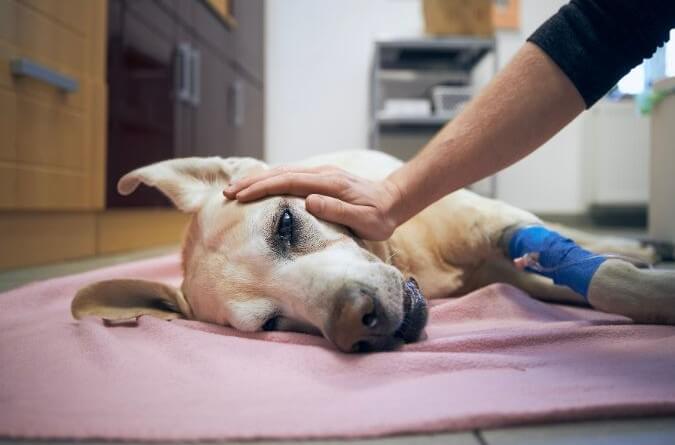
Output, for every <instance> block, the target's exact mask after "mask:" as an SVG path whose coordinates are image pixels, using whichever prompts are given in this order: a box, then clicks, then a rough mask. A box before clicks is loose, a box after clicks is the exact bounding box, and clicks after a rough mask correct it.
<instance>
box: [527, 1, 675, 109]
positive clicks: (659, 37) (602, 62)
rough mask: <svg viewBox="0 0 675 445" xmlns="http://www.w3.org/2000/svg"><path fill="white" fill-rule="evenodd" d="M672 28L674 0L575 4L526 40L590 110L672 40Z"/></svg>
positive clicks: (584, 2)
mask: <svg viewBox="0 0 675 445" xmlns="http://www.w3.org/2000/svg"><path fill="white" fill-rule="evenodd" d="M671 28H675V0H572V1H571V2H570V3H569V4H567V5H565V6H563V7H562V8H561V9H560V11H558V12H557V13H556V14H555V15H553V16H552V17H551V18H550V19H548V20H547V21H546V22H544V24H543V25H541V26H540V27H539V29H537V30H536V31H535V32H534V33H533V34H532V35H531V36H530V37H529V38H528V41H530V42H532V43H534V44H535V45H537V46H538V47H540V48H541V49H542V50H543V51H544V52H545V53H547V54H548V55H549V57H551V59H553V61H554V62H555V63H556V64H557V65H558V66H559V67H560V68H561V69H562V71H563V72H564V73H565V74H566V75H567V77H568V78H569V79H570V80H571V81H572V83H573V84H574V85H575V86H576V88H577V90H578V91H579V93H580V94H581V96H582V97H583V99H584V101H585V102H586V107H590V106H591V105H593V104H594V103H595V102H596V101H597V100H598V99H600V98H601V97H602V96H603V95H604V94H605V93H606V92H607V91H609V90H610V89H611V88H612V87H613V86H614V85H616V83H617V82H618V81H619V80H620V79H621V77H623V76H624V75H625V74H626V73H627V72H629V71H630V70H631V69H632V68H633V67H634V66H636V65H638V64H639V63H640V62H641V61H642V60H643V59H645V58H648V57H650V56H651V55H652V54H654V51H655V50H656V48H657V47H659V46H661V45H663V44H664V43H665V42H666V41H668V37H669V31H670V29H671Z"/></svg>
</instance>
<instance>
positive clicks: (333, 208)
mask: <svg viewBox="0 0 675 445" xmlns="http://www.w3.org/2000/svg"><path fill="white" fill-rule="evenodd" d="M305 208H306V209H307V211H308V212H309V213H311V214H312V215H314V216H316V217H317V218H321V219H325V220H326V221H330V222H333V223H336V224H341V225H343V226H348V227H350V228H352V229H353V230H354V231H355V232H356V233H357V234H359V235H360V232H361V231H362V226H363V225H364V223H365V220H366V219H368V218H367V215H366V213H365V210H366V209H364V207H363V206H358V205H354V204H349V203H347V202H344V201H340V200H339V199H336V198H333V197H331V196H324V195H309V196H308V197H307V199H306V200H305Z"/></svg>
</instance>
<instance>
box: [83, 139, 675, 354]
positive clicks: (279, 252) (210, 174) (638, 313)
mask: <svg viewBox="0 0 675 445" xmlns="http://www.w3.org/2000/svg"><path fill="white" fill-rule="evenodd" d="M324 164H332V165H336V166H339V167H341V168H343V169H345V170H347V171H350V172H352V173H354V174H357V175H360V176H364V177H368V178H371V179H379V178H383V177H385V176H386V175H387V174H389V173H390V172H391V171H393V170H394V169H396V168H397V167H399V166H400V161H398V160H396V159H394V158H392V157H390V156H387V155H385V154H382V153H380V152H376V151H366V150H364V151H353V152H340V153H336V154H332V155H326V156H319V157H315V158H312V159H309V160H307V161H305V162H303V163H302V165H305V166H317V165H324ZM265 169H267V166H266V164H264V163H263V162H260V161H257V160H254V159H251V158H228V159H221V158H186V159H175V160H170V161H164V162H161V163H157V164H153V165H150V166H147V167H143V168H140V169H138V170H135V171H133V172H131V173H129V174H127V175H125V176H124V177H123V178H122V179H121V180H120V181H119V184H118V190H119V191H120V193H122V194H124V195H127V194H130V193H132V192H133V191H134V190H135V189H136V187H137V186H138V185H139V184H141V183H144V184H146V185H148V186H153V187H157V188H158V189H160V190H161V191H162V192H163V193H164V194H165V195H167V196H168V197H169V198H170V199H171V200H172V201H173V203H174V204H175V205H176V207H178V208H179V209H180V210H182V211H183V212H189V213H192V214H193V218H192V220H191V222H190V224H189V227H188V228H187V232H186V235H185V240H184V244H183V251H182V256H183V272H184V281H183V284H182V286H181V289H175V288H172V287H170V286H166V285H163V284H160V283H151V282H146V281H140V280H112V281H104V282H100V283H95V284H92V285H90V286H88V287H86V288H84V289H82V290H81V291H80V292H78V294H77V295H76V297H75V299H74V300H73V304H72V312H73V315H74V316H75V317H76V318H80V317H83V316H87V315H94V316H99V317H102V318H105V319H109V320H126V319H131V318H135V317H138V316H139V315H144V314H149V315H154V316H158V317H161V318H165V319H171V318H177V317H183V318H188V319H195V320H201V321H206V322H211V323H216V324H221V325H230V326H233V327H235V328H237V329H240V330H244V331H256V330H261V329H278V330H292V331H302V332H308V333H321V334H323V335H325V336H326V337H327V338H328V339H330V340H331V341H333V342H334V343H335V344H336V345H337V346H338V348H340V349H341V350H345V351H349V350H352V347H353V343H354V341H355V340H358V339H359V338H356V337H354V335H352V334H350V333H348V332H346V331H348V330H349V325H348V324H347V325H345V323H344V322H343V321H341V320H342V318H340V317H346V316H351V315H349V314H348V315H344V312H345V308H344V307H343V305H344V301H345V300H349V301H361V300H359V298H361V297H359V296H358V295H363V294H366V295H368V296H369V299H368V301H371V297H372V298H374V299H375V303H376V306H377V308H376V309H377V312H378V315H379V317H380V318H381V319H382V320H386V323H385V322H383V323H381V326H380V327H378V329H379V330H376V332H375V331H374V332H372V333H371V334H372V336H373V337H377V338H386V339H391V338H392V336H393V335H394V333H395V331H396V330H397V329H400V325H401V323H403V321H404V319H405V317H406V313H405V311H406V309H405V305H406V301H405V292H404V287H405V279H406V278H408V277H414V278H415V279H416V280H417V282H419V284H420V288H421V290H422V292H423V294H424V295H425V297H426V298H429V299H431V298H439V297H451V296H459V295H462V294H464V293H467V292H469V291H471V290H474V289H477V288H479V287H481V286H485V285H487V284H490V283H495V282H504V283H508V284H511V285H513V286H516V287H518V288H520V289H522V290H524V291H525V292H527V293H529V294H530V295H532V296H534V297H537V298H540V299H543V300H548V301H557V302H577V303H583V301H584V300H583V298H582V297H581V296H580V295H578V294H576V293H575V292H574V291H572V290H571V289H569V288H566V287H561V286H556V285H554V284H553V283H552V282H551V281H550V280H548V279H547V278H544V277H541V276H538V275H535V274H532V273H528V272H525V271H522V270H519V269H518V268H516V267H514V265H513V264H512V261H511V260H510V259H507V257H506V255H505V253H504V242H505V241H508V240H505V239H504V236H505V233H506V232H507V230H509V229H510V228H513V227H517V226H521V225H527V224H540V223H542V222H541V221H540V220H539V219H538V218H537V217H536V216H534V215H533V214H531V213H528V212H526V211H523V210H520V209H517V208H514V207H512V206H510V205H508V204H505V203H503V202H500V201H496V200H491V199H487V198H484V197H481V196H479V195H476V194H474V193H472V192H470V191H467V190H460V191H457V192H454V193H452V194H450V195H448V196H447V197H445V198H443V199H442V200H440V201H438V202H437V203H435V204H434V205H432V206H430V207H429V208H427V209H426V210H424V211H423V212H421V213H420V214H419V215H417V216H416V217H414V218H413V219H412V220H410V221H408V222H407V223H405V224H403V225H402V226H401V227H399V228H398V229H397V230H396V231H395V233H394V235H393V236H392V237H391V238H390V239H389V240H388V241H385V242H368V241H363V240H360V239H357V238H355V237H354V236H353V235H352V234H351V232H350V231H349V230H347V229H346V228H344V227H341V226H337V225H334V224H330V223H327V222H325V221H321V220H318V219H316V218H314V217H313V216H312V215H310V214H309V213H308V212H306V210H305V208H304V201H303V200H302V199H300V198H294V197H272V198H268V199H264V200H261V201H258V202H254V203H250V204H240V203H238V202H236V201H228V200H226V199H225V198H224V197H223V195H222V190H223V188H225V187H226V186H227V184H228V183H229V182H231V181H233V180H236V179H238V178H242V177H244V176H247V175H250V174H254V173H258V172H261V171H263V170H265ZM287 210H288V211H290V212H291V214H292V219H293V224H294V234H293V237H294V238H293V239H292V240H291V241H292V242H291V241H288V240H280V239H279V236H278V233H277V230H278V226H279V218H280V217H281V216H282V215H283V214H284V212H285V211H287ZM557 229H558V230H561V231H562V232H563V233H564V234H565V233H569V232H570V231H569V230H567V229H564V228H559V227H558V228H557ZM572 237H573V238H576V240H577V242H579V243H580V244H582V245H584V247H586V248H589V249H591V250H599V251H602V252H603V253H605V252H614V253H620V254H625V255H630V256H632V257H637V258H641V259H644V260H652V259H653V258H654V254H653V251H652V250H650V248H645V247H641V246H640V245H639V244H638V243H637V242H631V241H624V240H609V241H608V240H606V239H598V238H596V237H592V236H588V235H586V234H583V233H580V232H573V233H572ZM287 241H288V242H287ZM603 271H604V272H603ZM649 274H650V272H649V271H641V270H638V269H636V268H635V267H633V266H632V265H630V264H628V263H624V262H622V261H617V260H608V261H606V262H605V263H604V264H603V265H602V266H601V268H600V269H599V271H598V272H597V273H596V275H597V276H600V277H601V279H599V280H598V279H596V278H594V280H593V282H592V283H591V289H590V292H589V294H590V299H591V300H590V302H591V304H593V305H594V306H596V307H598V308H599V309H602V310H606V311H610V312H616V313H620V314H624V315H628V316H631V317H633V318H635V319H636V320H637V321H643V322H654V321H661V322H669V323H673V322H675V304H674V302H675V278H674V276H673V274H672V273H670V274H669V275H668V273H665V274H666V275H664V273H656V275H658V276H657V277H656V278H653V277H652V276H650V275H649ZM652 275H653V274H652ZM602 277H606V278H602ZM628 277H629V278H628ZM627 279H629V280H631V282H633V288H634V289H633V290H632V291H629V292H628V294H629V295H623V294H622V292H623V291H621V290H619V291H617V287H618V288H619V289H622V288H623V287H625V286H624V285H623V284H622V283H625V282H626V280H627ZM635 280H637V281H635ZM650 283H651V284H650ZM647 288H648V289H649V290H648V291H646V292H645V291H644V290H643V289H647ZM594 293H595V296H594ZM641 297H644V298H645V300H644V301H646V302H647V304H644V303H642V302H640V301H639V299H640V298H641ZM631 299H632V300H631ZM594 300H595V301H594ZM629 300H630V301H629ZM634 300H636V301H634ZM364 301H365V300H364ZM371 303H372V301H371ZM373 304H374V303H373ZM666 305H667V306H668V308H667V309H666ZM370 309H373V310H375V307H371V308H370ZM350 310H351V307H350ZM358 310H361V311H362V309H358ZM365 312H368V311H367V310H366V311H365ZM365 312H363V311H362V312H360V313H359V314H361V313H365ZM664 313H665V315H664ZM369 335H370V334H369ZM357 337H358V336H357ZM395 344H396V342H392V341H380V343H378V344H377V345H376V347H375V349H386V348H390V347H392V346H393V345H395Z"/></svg>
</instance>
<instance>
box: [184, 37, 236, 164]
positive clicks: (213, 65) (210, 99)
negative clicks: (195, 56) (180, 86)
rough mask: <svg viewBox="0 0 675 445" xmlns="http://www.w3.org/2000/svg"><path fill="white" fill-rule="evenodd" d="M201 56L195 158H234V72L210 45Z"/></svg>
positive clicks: (196, 113) (199, 49) (201, 51)
mask: <svg viewBox="0 0 675 445" xmlns="http://www.w3.org/2000/svg"><path fill="white" fill-rule="evenodd" d="M197 48H198V51H199V54H200V57H199V59H200V60H199V61H200V69H199V73H198V74H199V79H200V81H199V90H200V94H199V100H198V103H197V104H196V106H195V111H194V112H195V133H194V147H193V154H194V155H195V156H221V157H227V156H232V153H233V150H232V136H233V132H232V127H231V126H230V125H229V124H228V121H227V113H228V109H227V108H228V107H227V105H228V89H227V87H228V85H229V84H230V82H231V81H232V79H233V72H232V69H231V68H230V67H229V66H228V65H227V64H226V63H225V62H224V61H222V60H221V59H219V58H218V57H216V55H215V54H213V51H212V50H211V49H209V48H208V47H206V46H198V47H197Z"/></svg>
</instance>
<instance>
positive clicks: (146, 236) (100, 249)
mask: <svg viewBox="0 0 675 445" xmlns="http://www.w3.org/2000/svg"><path fill="white" fill-rule="evenodd" d="M189 218H190V217H189V215H185V214H182V213H180V212H178V211H176V210H173V209H133V210H131V209H129V210H127V209H125V210H108V211H81V212H79V211H78V212H14V211H12V212H0V246H2V253H1V254H0V270H2V269H12V268H16V267H24V266H35V265H40V264H48V263H53V262H58V261H64V260H71V259H77V258H84V257H88V256H94V255H101V254H108V253H114V252H124V251H130V250H136V249H144V248H150V247H156V246H163V245H167V244H177V243H179V242H180V240H181V237H182V235H183V230H184V228H185V226H186V225H187V223H188V221H189Z"/></svg>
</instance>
